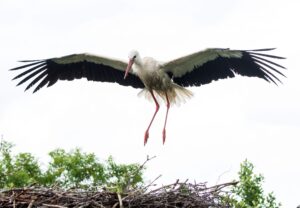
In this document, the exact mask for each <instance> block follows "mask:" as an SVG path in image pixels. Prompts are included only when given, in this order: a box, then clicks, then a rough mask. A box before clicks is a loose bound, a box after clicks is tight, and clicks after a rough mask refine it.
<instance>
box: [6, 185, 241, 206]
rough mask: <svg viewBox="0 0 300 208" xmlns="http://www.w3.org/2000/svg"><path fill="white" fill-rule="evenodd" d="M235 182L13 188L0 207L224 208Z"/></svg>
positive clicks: (7, 191)
mask: <svg viewBox="0 0 300 208" xmlns="http://www.w3.org/2000/svg"><path fill="white" fill-rule="evenodd" d="M233 185H236V182H231V183H224V184H219V185H216V186H213V187H206V184H205V183H188V182H187V181H185V182H179V181H176V182H175V183H173V184H169V185H165V186H161V187H160V188H157V189H153V190H146V189H145V188H140V189H138V190H131V191H130V192H128V193H126V194H119V197H118V194H117V193H114V192H109V191H107V190H105V189H103V190H99V191H84V190H61V189H53V188H38V187H36V188H34V187H30V188H16V189H11V190H2V191H0V207H2V208H14V207H16V208H30V207H31V208H37V207H39V208H112V207H116V208H118V207H120V201H121V202H122V205H121V206H123V207H124V208H126V207H131V208H143V207H148V208H150V207H155V208H160V207H164V208H171V207H172V208H175V207H189V208H190V207H191V208H192V207H195V208H196V207H197V208H227V207H228V206H227V205H226V204H224V202H222V201H221V197H222V194H223V193H224V192H225V191H226V190H225V189H226V187H229V186H233Z"/></svg>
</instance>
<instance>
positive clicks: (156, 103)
mask: <svg viewBox="0 0 300 208" xmlns="http://www.w3.org/2000/svg"><path fill="white" fill-rule="evenodd" d="M150 93H151V96H152V98H153V100H154V102H155V105H156V109H155V112H154V114H153V116H152V119H151V121H150V124H149V126H148V128H147V130H146V132H145V137H144V145H146V143H147V141H148V138H149V129H150V127H151V125H152V122H153V120H154V118H155V116H156V113H157V111H158V110H159V104H158V102H157V100H156V98H155V96H154V94H153V91H152V90H151V91H150Z"/></svg>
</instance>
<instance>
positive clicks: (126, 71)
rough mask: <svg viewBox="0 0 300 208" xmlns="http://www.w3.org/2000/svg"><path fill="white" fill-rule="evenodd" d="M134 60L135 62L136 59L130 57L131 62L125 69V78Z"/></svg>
mask: <svg viewBox="0 0 300 208" xmlns="http://www.w3.org/2000/svg"><path fill="white" fill-rule="evenodd" d="M133 62H134V59H129V62H128V65H127V68H126V70H125V75H124V79H126V77H127V75H128V73H129V71H130V69H131V67H132V65H133Z"/></svg>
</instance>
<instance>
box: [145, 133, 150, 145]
mask: <svg viewBox="0 0 300 208" xmlns="http://www.w3.org/2000/svg"><path fill="white" fill-rule="evenodd" d="M148 138H149V131H148V130H147V131H146V132H145V137H144V145H146V144H147V141H148Z"/></svg>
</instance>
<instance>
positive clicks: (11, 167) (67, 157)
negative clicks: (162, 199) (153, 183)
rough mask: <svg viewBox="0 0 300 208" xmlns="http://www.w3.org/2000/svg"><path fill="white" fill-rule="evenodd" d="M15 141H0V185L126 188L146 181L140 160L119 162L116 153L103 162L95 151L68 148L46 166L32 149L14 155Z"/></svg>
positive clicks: (4, 186)
mask: <svg viewBox="0 0 300 208" xmlns="http://www.w3.org/2000/svg"><path fill="white" fill-rule="evenodd" d="M12 148H13V145H12V144H11V143H9V142H6V141H3V140H1V142H0V188H13V187H25V186H30V185H37V186H46V187H49V186H59V187H63V188H83V189H88V188H98V187H106V188H109V189H112V190H114V191H117V192H123V191H126V190H128V189H131V188H134V187H136V186H137V185H138V184H142V182H143V177H142V174H143V170H144V167H142V166H140V165H138V164H129V165H125V164H116V163H115V161H114V160H113V158H112V157H109V158H108V160H107V161H106V162H105V163H101V162H99V159H98V158H97V157H96V156H95V154H87V153H84V152H82V151H81V150H80V149H78V148H77V149H75V150H71V151H70V152H66V151H65V150H63V149H56V150H54V151H51V152H50V153H49V156H50V158H51V160H50V162H49V164H48V165H47V168H46V170H44V171H43V170H42V169H41V167H40V164H39V162H38V160H37V159H36V158H35V157H34V156H33V155H32V154H30V153H19V154H17V155H12Z"/></svg>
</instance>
